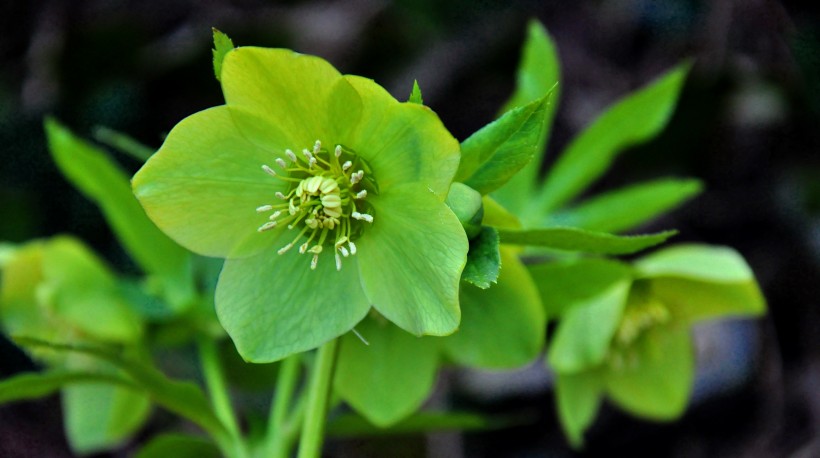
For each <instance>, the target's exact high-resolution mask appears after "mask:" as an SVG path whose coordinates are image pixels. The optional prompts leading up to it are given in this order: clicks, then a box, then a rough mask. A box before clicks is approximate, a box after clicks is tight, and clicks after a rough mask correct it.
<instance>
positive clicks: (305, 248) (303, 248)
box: [299, 242, 308, 254]
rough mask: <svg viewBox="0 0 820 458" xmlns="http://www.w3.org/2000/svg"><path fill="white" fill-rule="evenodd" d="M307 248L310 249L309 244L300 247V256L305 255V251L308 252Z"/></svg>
mask: <svg viewBox="0 0 820 458" xmlns="http://www.w3.org/2000/svg"><path fill="white" fill-rule="evenodd" d="M307 248H308V242H305V243H303V244H301V245H299V254H305V251H307Z"/></svg>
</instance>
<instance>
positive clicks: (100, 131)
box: [92, 126, 156, 162]
mask: <svg viewBox="0 0 820 458" xmlns="http://www.w3.org/2000/svg"><path fill="white" fill-rule="evenodd" d="M92 135H93V136H94V140H97V141H98V142H100V143H102V144H104V145H108V146H110V147H111V148H114V149H115V150H117V151H119V152H121V153H124V154H127V155H129V156H131V157H132V158H134V159H136V160H138V161H140V162H145V161H147V160H148V158H149V157H151V155H152V154H154V151H156V149H154V148H149V147H147V146H145V145H143V144H142V143H140V142H138V141H136V140H134V139H133V138H132V137H130V136H128V135H125V134H124V133H122V132H117V131H116V130H114V129H109V128H108V127H104V126H97V127H96V128H95V129H94V133H93V134H92Z"/></svg>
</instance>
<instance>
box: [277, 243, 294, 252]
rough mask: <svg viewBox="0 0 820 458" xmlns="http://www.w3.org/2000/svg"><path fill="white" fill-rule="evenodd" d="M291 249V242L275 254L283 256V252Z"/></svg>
mask: <svg viewBox="0 0 820 458" xmlns="http://www.w3.org/2000/svg"><path fill="white" fill-rule="evenodd" d="M291 248H293V242H291V243H288V244H287V245H285V246H283V247H282V248H279V251H277V253H279V254H285V252H286V251H288V250H290V249H291Z"/></svg>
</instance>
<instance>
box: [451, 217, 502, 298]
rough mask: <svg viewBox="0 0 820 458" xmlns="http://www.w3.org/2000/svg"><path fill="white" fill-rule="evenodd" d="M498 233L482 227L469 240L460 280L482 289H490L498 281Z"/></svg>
mask: <svg viewBox="0 0 820 458" xmlns="http://www.w3.org/2000/svg"><path fill="white" fill-rule="evenodd" d="M498 249H499V239H498V231H497V230H495V229H494V228H492V227H487V226H484V227H482V228H481V232H479V234H478V236H477V237H476V238H474V239H473V240H470V251H468V252H467V265H466V266H464V271H463V272H462V273H461V279H462V280H463V281H465V282H467V283H470V284H472V285H475V286H478V287H479V288H482V289H487V288H489V287H490V284H491V283H495V282H496V280H497V279H498V272H499V270H500V269H501V255H500V254H499V251H498Z"/></svg>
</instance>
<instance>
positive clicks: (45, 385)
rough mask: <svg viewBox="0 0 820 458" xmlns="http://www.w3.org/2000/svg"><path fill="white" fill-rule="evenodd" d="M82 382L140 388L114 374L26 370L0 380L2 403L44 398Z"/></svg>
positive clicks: (0, 398)
mask: <svg viewBox="0 0 820 458" xmlns="http://www.w3.org/2000/svg"><path fill="white" fill-rule="evenodd" d="M81 383H82V384H87V383H108V384H112V385H114V384H115V385H120V386H125V387H131V388H132V389H138V388H137V387H136V386H135V385H134V383H133V382H131V381H130V380H127V379H125V378H123V377H120V376H116V375H112V374H102V373H90V372H78V371H64V370H53V371H47V372H41V373H29V372H26V373H22V374H19V375H15V376H13V377H10V378H7V379H5V380H1V381H0V405H3V404H7V403H10V402H15V401H27V400H31V399H38V398H43V397H46V396H50V395H52V394H54V393H56V392H57V391H59V390H60V389H62V388H63V387H65V386H68V385H73V384H81Z"/></svg>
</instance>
